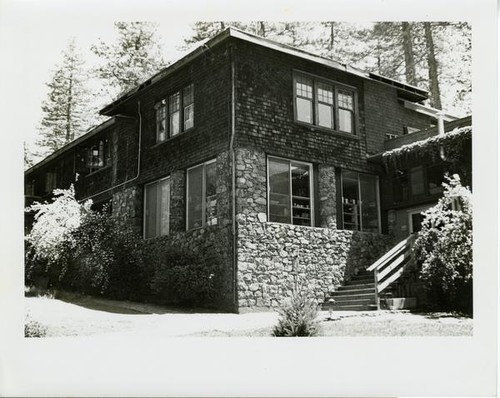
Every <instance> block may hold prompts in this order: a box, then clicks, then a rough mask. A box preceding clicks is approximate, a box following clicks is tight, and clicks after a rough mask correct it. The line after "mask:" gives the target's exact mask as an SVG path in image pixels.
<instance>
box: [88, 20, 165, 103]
mask: <svg viewBox="0 0 500 398" xmlns="http://www.w3.org/2000/svg"><path fill="white" fill-rule="evenodd" d="M114 25H115V29H116V32H117V39H116V41H115V42H114V43H112V44H108V43H105V42H104V41H102V40H100V41H99V43H98V44H97V45H92V46H91V51H92V52H93V53H94V54H96V55H97V56H98V57H99V58H100V60H101V63H100V65H99V66H98V67H97V69H96V74H97V77H99V78H100V79H102V80H103V87H104V88H105V90H106V91H107V94H108V96H109V97H110V98H113V99H114V98H115V97H116V96H118V95H120V94H122V93H124V92H125V91H128V90H130V89H131V88H133V87H135V86H137V85H138V84H140V83H142V82H143V81H144V80H146V79H147V78H148V77H151V75H153V74H155V73H156V72H158V71H159V70H161V69H162V68H164V67H165V66H166V63H165V61H164V59H163V56H162V47H161V44H160V40H159V38H158V37H157V33H156V29H157V24H154V23H152V22H115V24H114Z"/></svg>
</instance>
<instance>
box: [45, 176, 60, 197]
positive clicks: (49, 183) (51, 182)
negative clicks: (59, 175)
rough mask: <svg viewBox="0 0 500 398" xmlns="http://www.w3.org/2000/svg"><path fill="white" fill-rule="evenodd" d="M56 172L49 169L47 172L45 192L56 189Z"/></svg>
mask: <svg viewBox="0 0 500 398" xmlns="http://www.w3.org/2000/svg"><path fill="white" fill-rule="evenodd" d="M56 185H57V182H56V173H55V172H54V171H48V172H47V173H46V174H45V192H47V193H52V191H53V190H54V189H56Z"/></svg>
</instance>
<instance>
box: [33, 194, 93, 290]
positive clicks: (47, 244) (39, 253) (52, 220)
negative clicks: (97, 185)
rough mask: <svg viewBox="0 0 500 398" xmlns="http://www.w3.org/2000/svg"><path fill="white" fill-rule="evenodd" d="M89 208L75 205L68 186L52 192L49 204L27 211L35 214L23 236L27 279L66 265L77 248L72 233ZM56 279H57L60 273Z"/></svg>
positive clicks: (36, 204) (88, 206) (39, 204)
mask: <svg viewBox="0 0 500 398" xmlns="http://www.w3.org/2000/svg"><path fill="white" fill-rule="evenodd" d="M91 205H92V201H87V202H85V203H78V201H77V200H76V199H75V189H74V187H73V185H71V186H70V188H69V189H56V190H54V200H53V201H52V202H51V203H38V202H35V203H34V204H33V205H31V206H30V207H29V208H27V209H26V211H33V212H35V216H34V219H35V223H34V225H33V227H32V229H31V232H30V233H29V234H28V235H27V236H26V247H27V251H26V256H27V259H26V260H27V270H26V274H27V276H28V279H29V278H30V277H33V276H34V275H35V274H40V273H44V272H45V273H46V272H47V271H48V270H49V268H50V269H51V270H55V269H59V268H60V267H61V266H62V264H65V263H66V261H67V257H68V254H69V253H71V252H72V251H73V250H74V249H75V248H76V239H75V237H74V235H73V233H74V232H75V231H76V230H77V229H78V227H79V226H80V224H81V222H82V220H83V218H84V217H85V215H87V214H89V212H90V206H91ZM56 275H57V276H60V273H59V271H56ZM31 279H32V280H33V278H31Z"/></svg>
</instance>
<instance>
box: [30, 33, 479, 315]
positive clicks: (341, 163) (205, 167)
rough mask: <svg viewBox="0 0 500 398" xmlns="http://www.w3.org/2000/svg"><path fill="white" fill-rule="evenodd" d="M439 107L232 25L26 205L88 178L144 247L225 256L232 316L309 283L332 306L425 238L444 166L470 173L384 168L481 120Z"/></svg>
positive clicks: (418, 163)
mask: <svg viewBox="0 0 500 398" xmlns="http://www.w3.org/2000/svg"><path fill="white" fill-rule="evenodd" d="M427 98H428V93H427V92H426V91H425V90H422V89H420V88H417V87H414V86H411V85H408V84H404V83H400V82H398V81H395V80H392V79H388V78H385V77H383V76H379V75H376V74H373V73H365V72H362V71H360V70H357V69H354V68H352V67H350V66H348V65H344V64H341V63H338V62H335V61H333V60H330V59H326V58H322V57H319V56H316V55H313V54H310V53H307V52H304V51H302V50H299V49H296V48H292V47H289V46H286V45H282V44H278V43H275V42H273V41H270V40H267V39H264V38H261V37H258V36H255V35H252V34H249V33H245V32H242V31H239V30H237V29H234V28H228V29H226V30H224V31H223V32H222V33H220V34H218V35H217V36H215V37H214V38H212V39H211V40H209V41H208V42H206V43H205V44H204V45H202V46H201V47H199V48H197V49H196V50H194V51H193V52H191V53H190V54H188V55H187V56H185V57H184V58H182V59H180V60H179V61H177V62H176V63H174V64H172V65H170V66H168V67H167V68H165V69H164V70H162V71H161V72H159V73H158V74H156V75H155V76H153V77H151V78H150V79H148V80H147V81H145V82H144V83H142V84H141V85H139V86H138V87H136V88H134V89H133V90H131V91H129V92H127V93H126V94H124V95H123V96H121V97H120V98H118V99H117V100H116V101H114V102H113V103H111V104H109V105H107V106H106V107H105V108H104V109H102V110H101V113H102V114H103V115H105V116H108V117H109V119H108V120H107V121H106V122H104V123H103V124H101V125H100V126H98V127H96V128H94V129H93V130H92V131H90V132H88V133H87V134H86V135H84V136H82V137H80V138H78V139H76V140H75V141H73V142H72V143H70V144H68V145H66V146H65V147H64V148H62V149H60V150H58V151H57V152H55V153H53V154H52V155H50V156H49V157H47V158H46V159H44V160H43V161H41V162H40V163H38V164H37V165H35V166H33V167H31V168H30V169H29V170H27V171H26V173H25V182H26V195H27V196H26V197H27V204H29V201H32V200H34V199H38V200H39V199H42V200H43V199H47V198H49V197H50V194H51V192H52V190H53V189H54V188H55V187H61V188H66V187H68V186H69V185H70V184H71V183H73V182H75V176H76V175H78V179H77V181H76V182H75V190H76V195H77V197H78V199H81V200H84V199H92V200H93V201H94V206H95V207H102V206H103V205H104V204H106V203H108V204H110V206H109V208H110V211H111V212H112V213H113V214H114V215H116V216H118V217H122V218H125V219H127V220H128V221H129V222H130V223H131V224H132V225H133V226H134V228H135V229H136V230H137V232H138V233H140V234H142V235H143V237H144V239H153V240H154V239H166V240H168V241H169V242H172V244H176V245H180V246H183V247H186V248H189V249H191V250H195V251H196V250H200V249H201V248H206V247H211V246H214V245H217V247H220V251H221V253H220V255H221V258H222V261H223V262H224V267H225V269H226V279H227V280H226V283H225V291H224V303H223V304H222V307H224V308H227V309H231V310H234V311H238V310H240V309H243V308H248V307H275V306H277V305H278V304H279V302H280V300H281V299H282V298H283V297H286V296H287V295H289V294H290V292H291V289H292V286H293V284H294V283H296V282H297V281H298V280H302V281H304V280H305V281H306V283H307V285H308V287H309V288H310V289H311V290H312V291H313V292H314V295H315V297H316V299H317V300H318V301H320V302H322V301H324V300H326V299H327V298H328V294H329V292H331V291H332V290H335V289H337V288H338V287H339V286H342V285H343V284H345V283H346V282H348V281H349V280H352V278H354V277H356V276H358V277H359V275H362V274H363V272H365V269H366V268H367V267H368V266H369V265H370V264H372V263H373V261H374V260H376V259H377V258H378V257H379V256H380V255H381V254H383V253H384V252H385V251H387V249H388V248H390V247H391V246H392V245H393V244H394V243H395V242H396V241H397V240H398V239H399V240H400V239H403V238H405V237H406V236H408V234H409V233H410V232H412V231H415V229H416V228H417V225H418V223H419V211H420V209H422V208H423V207H425V206H429V205H431V204H432V203H435V201H436V200H437V198H438V196H439V192H440V188H439V182H440V181H441V179H442V177H443V171H444V168H443V167H444V166H443V165H446V168H449V169H450V170H451V168H453V167H457V164H456V162H451V163H450V164H448V163H449V162H446V161H445V160H443V159H445V158H443V159H441V158H438V159H437V160H435V161H433V162H430V163H429V161H430V160H429V159H427V158H425V159H423V160H422V159H420V160H419V159H410V160H402V162H403V163H401V165H400V166H398V167H394V165H393V164H390V163H388V162H386V161H385V159H386V158H387V156H389V157H391V156H393V155H394V153H392V152H391V150H392V151H393V150H396V149H398V148H401V147H402V146H404V145H405V144H411V143H412V142H415V141H420V140H425V139H432V137H433V136H434V135H436V134H438V131H439V132H440V133H441V134H444V131H445V130H450V129H452V128H454V127H455V126H462V125H469V126H470V118H469V119H465V120H457V118H455V117H453V116H450V115H447V114H444V113H441V112H438V111H436V110H434V109H432V108H429V107H425V106H423V105H421V102H422V101H425V100H426V99H427ZM429 137H431V138H429ZM469 138H470V134H469ZM469 143H470V140H469ZM417 158H418V156H417ZM430 159H431V160H432V159H433V158H432V156H431V158H430ZM469 161H470V158H469ZM404 162H406V163H404ZM422 162H424V163H422ZM462 166H463V165H462ZM466 167H467V165H466ZM468 167H469V168H470V163H469V166H468ZM469 174H470V173H469ZM370 300H371V299H370ZM370 302H372V301H370ZM360 303H361V302H360V301H359V300H358V302H356V303H354V304H349V303H347V304H346V305H348V306H349V305H350V306H351V307H348V308H358V307H359V304H360ZM367 303H368V302H364V301H363V302H362V304H363V306H362V307H363V308H364V307H366V305H368V304H367Z"/></svg>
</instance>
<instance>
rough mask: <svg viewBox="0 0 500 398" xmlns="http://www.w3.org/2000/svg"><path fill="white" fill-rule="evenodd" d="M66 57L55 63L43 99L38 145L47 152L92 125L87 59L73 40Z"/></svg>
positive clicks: (67, 141)
mask: <svg viewBox="0 0 500 398" xmlns="http://www.w3.org/2000/svg"><path fill="white" fill-rule="evenodd" d="M62 55H63V60H62V62H61V64H59V65H57V66H56V69H55V71H54V73H53V75H52V79H51V81H50V82H49V83H47V87H48V88H49V92H48V95H47V99H46V100H45V101H44V102H43V103H42V113H43V116H42V120H41V122H40V126H39V128H38V130H39V139H38V140H37V145H38V146H39V147H40V148H39V149H40V150H41V151H42V153H43V152H45V154H47V152H49V151H50V152H53V151H56V150H58V149H59V148H61V147H62V146H64V145H66V144H67V143H69V142H71V141H73V140H74V139H75V138H77V137H78V136H80V135H82V134H83V133H84V132H85V131H86V129H87V128H88V127H89V124H90V119H89V112H88V103H89V101H88V90H87V89H86V87H85V84H86V82H87V75H86V73H85V71H84V69H83V65H84V61H83V59H82V57H81V55H80V53H79V51H78V49H77V47H76V44H75V41H74V40H71V41H70V43H69V45H68V48H67V49H66V50H65V51H63V54H62Z"/></svg>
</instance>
